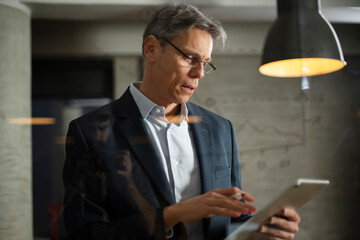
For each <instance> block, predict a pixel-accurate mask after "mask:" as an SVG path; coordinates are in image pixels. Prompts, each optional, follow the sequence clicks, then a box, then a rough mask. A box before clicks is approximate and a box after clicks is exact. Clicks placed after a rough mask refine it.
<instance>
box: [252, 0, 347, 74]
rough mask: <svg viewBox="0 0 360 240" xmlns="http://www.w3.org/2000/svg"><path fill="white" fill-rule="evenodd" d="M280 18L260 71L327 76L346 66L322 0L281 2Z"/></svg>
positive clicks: (264, 53)
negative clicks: (323, 10)
mask: <svg viewBox="0 0 360 240" xmlns="http://www.w3.org/2000/svg"><path fill="white" fill-rule="evenodd" d="M277 11H278V18H277V20H276V21H275V23H274V25H273V26H272V27H271V29H270V32H269V33H268V36H267V39H266V41H265V45H264V49H263V56H262V63H261V66H260V68H259V71H260V72H261V73H262V74H264V75H268V76H273V77H303V76H314V75H320V74H326V73H330V72H334V71H337V70H340V69H341V68H343V67H344V66H345V65H346V62H345V61H344V56H343V53H342V50H341V46H340V42H339V39H338V37H337V35H336V33H335V31H334V29H333V27H332V26H331V24H330V23H329V22H328V21H327V20H326V19H325V18H324V17H323V15H322V14H321V12H320V0H277Z"/></svg>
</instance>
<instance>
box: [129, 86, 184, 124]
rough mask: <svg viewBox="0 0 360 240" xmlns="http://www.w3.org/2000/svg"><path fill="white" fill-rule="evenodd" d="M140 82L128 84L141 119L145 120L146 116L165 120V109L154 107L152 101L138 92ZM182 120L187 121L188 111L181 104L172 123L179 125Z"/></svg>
mask: <svg viewBox="0 0 360 240" xmlns="http://www.w3.org/2000/svg"><path fill="white" fill-rule="evenodd" d="M140 85H141V82H133V83H131V84H130V93H131V95H132V97H133V98H134V100H135V103H136V105H137V106H138V108H139V111H140V114H141V116H142V118H143V119H146V118H147V117H148V115H151V116H153V117H155V118H161V119H165V120H166V118H165V107H163V106H158V105H156V104H155V103H154V102H153V101H151V100H150V99H149V98H147V97H146V96H145V95H144V94H143V93H142V92H140V91H139V87H140ZM183 120H187V121H188V109H187V106H186V104H185V103H183V104H181V107H180V113H179V115H178V116H177V117H176V118H175V119H174V120H173V121H172V122H175V123H180V122H182V121H183Z"/></svg>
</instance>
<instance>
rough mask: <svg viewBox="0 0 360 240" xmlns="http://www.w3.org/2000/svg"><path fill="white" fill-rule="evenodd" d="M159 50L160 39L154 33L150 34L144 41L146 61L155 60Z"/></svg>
mask: <svg viewBox="0 0 360 240" xmlns="http://www.w3.org/2000/svg"><path fill="white" fill-rule="evenodd" d="M159 51H160V43H159V40H158V39H157V38H156V37H155V36H154V35H149V36H148V37H147V38H146V39H145V41H144V56H145V58H146V61H149V62H153V61H155V60H156V57H157V55H158V53H159Z"/></svg>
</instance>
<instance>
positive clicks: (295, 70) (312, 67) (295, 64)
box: [259, 58, 345, 77]
mask: <svg viewBox="0 0 360 240" xmlns="http://www.w3.org/2000/svg"><path fill="white" fill-rule="evenodd" d="M344 66H345V62H343V61H340V60H336V59H330V58H296V59H287V60H280V61H275V62H270V63H267V64H264V65H262V66H261V67H260V68H259V71H260V72H261V73H262V74H264V75H267V76H272V77H303V76H314V75H320V74H326V73H331V72H334V71H337V70H340V69H341V68H343V67H344Z"/></svg>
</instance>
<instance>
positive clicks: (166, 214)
mask: <svg viewBox="0 0 360 240" xmlns="http://www.w3.org/2000/svg"><path fill="white" fill-rule="evenodd" d="M175 205H176V204H174V205H170V206H167V207H165V208H164V211H163V219H164V225H165V231H166V232H168V231H170V230H171V229H172V228H173V227H174V226H175V225H176V224H177V223H178V222H179V220H178V217H177V216H178V215H177V212H176V207H175Z"/></svg>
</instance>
